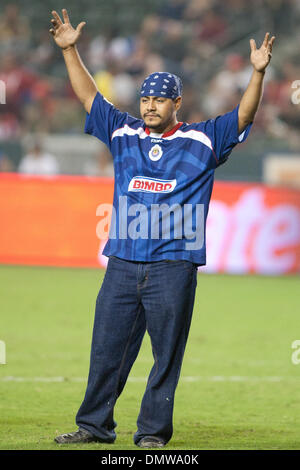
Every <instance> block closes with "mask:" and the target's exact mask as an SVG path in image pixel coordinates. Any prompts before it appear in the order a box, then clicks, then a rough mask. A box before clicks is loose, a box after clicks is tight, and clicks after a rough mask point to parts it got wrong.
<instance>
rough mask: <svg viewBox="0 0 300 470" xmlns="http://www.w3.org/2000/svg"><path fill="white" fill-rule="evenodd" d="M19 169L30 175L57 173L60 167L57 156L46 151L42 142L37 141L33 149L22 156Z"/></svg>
mask: <svg viewBox="0 0 300 470" xmlns="http://www.w3.org/2000/svg"><path fill="white" fill-rule="evenodd" d="M18 171H19V173H26V174H30V175H55V174H57V173H58V172H59V167H58V163H57V161H56V158H55V157H54V156H53V155H51V154H49V153H47V152H45V151H44V150H43V148H42V145H41V143H40V142H39V141H36V142H35V143H34V146H33V148H32V150H31V151H30V152H29V153H28V154H27V155H25V156H24V157H23V158H22V160H21V162H20V164H19V168H18Z"/></svg>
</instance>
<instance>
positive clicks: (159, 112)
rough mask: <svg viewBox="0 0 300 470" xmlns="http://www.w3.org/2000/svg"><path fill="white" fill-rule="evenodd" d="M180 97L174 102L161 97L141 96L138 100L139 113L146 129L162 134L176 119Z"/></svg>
mask: <svg viewBox="0 0 300 470" xmlns="http://www.w3.org/2000/svg"><path fill="white" fill-rule="evenodd" d="M180 104H181V97H180V96H179V97H178V98H176V99H175V100H171V99H170V98H163V97H161V96H143V97H142V98H141V99H140V113H141V116H142V118H143V120H144V122H145V124H146V126H147V127H149V128H151V129H155V130H156V131H157V132H163V131H164V129H166V127H168V125H169V124H170V123H171V122H172V121H173V120H174V119H175V118H176V112H177V111H178V109H179V108H180Z"/></svg>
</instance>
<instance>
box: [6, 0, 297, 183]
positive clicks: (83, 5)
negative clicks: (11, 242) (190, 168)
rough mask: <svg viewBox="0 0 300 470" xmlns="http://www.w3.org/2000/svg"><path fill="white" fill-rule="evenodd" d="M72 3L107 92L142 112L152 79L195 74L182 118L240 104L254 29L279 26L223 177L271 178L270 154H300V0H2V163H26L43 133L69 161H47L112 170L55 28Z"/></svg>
mask: <svg viewBox="0 0 300 470" xmlns="http://www.w3.org/2000/svg"><path fill="white" fill-rule="evenodd" d="M63 7H65V8H67V9H68V10H69V13H70V17H71V21H72V24H73V25H75V26H76V25H77V24H78V23H79V22H80V21H82V20H84V21H86V22H87V24H86V26H85V28H84V33H83V35H82V38H81V40H80V44H79V50H80V53H81V54H82V57H83V59H84V62H85V64H86V65H87V67H88V69H89V70H90V71H91V72H92V73H93V75H94V77H95V79H96V82H97V84H98V86H99V88H100V89H101V91H102V92H103V94H104V95H105V96H106V97H107V99H109V100H110V101H112V102H113V103H114V104H115V105H116V106H117V107H119V108H120V109H121V110H126V111H129V112H130V113H131V114H133V115H138V113H139V110H138V90H139V87H140V84H141V82H142V81H143V78H144V77H145V76H146V75H147V74H149V73H150V72H153V71H156V70H169V71H171V72H174V73H177V74H178V75H180V76H181V77H182V78H183V82H184V102H183V103H184V106H183V109H182V112H181V115H180V119H181V120H183V121H187V122H193V121H194V122H195V121H200V120H203V119H209V118H210V117H215V116H217V115H218V114H222V113H224V112H226V111H228V110H230V109H232V108H233V107H234V106H236V104H237V103H238V101H239V99H240V96H241V93H242V92H243V90H244V89H245V88H246V86H247V83H248V80H249V76H250V73H251V69H250V65H249V39H250V38H251V37H254V38H255V39H256V40H257V43H259V42H260V41H261V40H262V38H263V36H264V33H265V32H266V31H270V32H271V34H274V35H276V37H277V39H276V45H275V49H274V54H273V59H272V63H271V66H270V67H269V69H268V72H267V74H266V84H265V93H264V98H263V106H262V107H261V109H260V111H259V113H258V115H257V119H256V123H255V126H254V128H253V131H252V137H251V138H250V139H248V141H247V143H245V145H243V146H242V147H241V148H239V150H238V154H239V155H236V156H235V157H234V158H232V159H231V161H230V163H229V164H226V165H223V166H222V167H221V168H219V169H218V173H217V175H216V176H217V179H226V180H239V181H248V180H251V181H264V179H265V178H267V176H266V175H264V165H263V164H264V161H265V159H267V158H268V156H270V154H273V155H274V154H277V155H278V154H279V155H280V154H284V155H285V157H286V156H287V155H290V156H297V157H299V154H300V134H299V121H300V114H299V107H298V106H295V105H294V104H293V103H292V102H291V95H292V88H291V85H292V82H293V81H295V80H296V79H300V56H299V50H298V44H299V20H300V4H299V1H298V0H284V1H283V0H276V1H272V0H253V1H252V2H249V1H247V0H229V1H227V2H222V1H221V0H185V1H183V0H166V1H161V0H144V1H143V2H140V1H138V0H128V1H122V0H111V1H110V2H106V1H104V0H99V1H95V0H86V1H84V2H83V1H78V2H71V1H70V0H65V1H60V0H47V1H45V2H39V1H36V0H24V1H15V2H12V1H8V0H2V2H1V15H0V25H1V29H0V46H1V64H0V80H3V81H4V82H5V83H6V89H7V94H6V105H5V106H3V105H2V106H0V139H1V140H0V151H1V155H2V158H1V160H0V168H1V170H2V171H7V170H9V171H16V172H18V171H22V170H23V171H26V169H25V167H26V165H24V166H23V168H22V165H21V166H20V163H21V161H22V158H23V157H24V156H25V155H26V154H27V153H28V152H29V151H30V150H31V149H32V146H33V145H34V144H33V138H34V137H38V138H39V140H40V142H42V143H43V146H44V148H45V150H46V151H47V152H49V153H51V154H52V155H53V156H54V157H55V159H56V163H57V165H55V164H52V165H51V163H49V166H47V165H46V168H47V170H45V171H49V173H51V172H52V173H53V172H59V173H63V174H82V175H83V174H85V175H86V174H88V175H97V176H101V175H104V176H107V175H111V174H112V169H111V160H110V156H109V155H108V154H107V152H106V150H105V149H104V148H103V147H102V146H101V145H100V143H97V142H94V141H93V140H91V139H86V138H85V136H83V135H82V134H83V123H84V112H83V109H82V106H81V105H80V104H79V103H78V101H77V99H76V98H75V96H74V94H73V92H72V90H71V88H70V84H69V81H68V79H67V75H66V69H65V65H64V61H63V59H62V54H61V52H60V50H59V49H58V48H57V47H56V45H55V44H54V42H53V40H52V38H51V36H50V34H49V32H48V31H49V27H50V18H51V10H52V9H56V10H61V8H63ZM70 136H72V138H70ZM298 171H299V170H298ZM298 175H299V174H298ZM298 183H299V181H298Z"/></svg>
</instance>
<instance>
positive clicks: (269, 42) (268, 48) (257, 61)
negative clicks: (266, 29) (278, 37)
mask: <svg viewBox="0 0 300 470" xmlns="http://www.w3.org/2000/svg"><path fill="white" fill-rule="evenodd" d="M269 37H270V33H266V35H265V39H264V41H263V43H262V45H261V47H260V48H259V49H257V48H256V42H255V40H254V39H250V47H251V55H250V60H251V63H252V65H253V67H254V68H255V70H257V71H258V72H264V70H265V69H266V67H267V66H268V65H269V63H270V60H271V57H272V47H273V43H274V41H275V36H272V38H271V39H269Z"/></svg>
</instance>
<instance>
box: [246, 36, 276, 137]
mask: <svg viewBox="0 0 300 470" xmlns="http://www.w3.org/2000/svg"><path fill="white" fill-rule="evenodd" d="M269 37H270V34H269V33H266V35H265V38H264V41H263V43H262V45H261V47H260V49H257V48H256V43H255V40H254V39H250V47H251V55H250V60H251V63H252V65H253V73H252V76H251V79H250V82H249V85H248V87H247V89H246V91H245V93H244V95H243V97H242V99H241V102H240V106H239V134H240V133H241V132H243V130H244V129H245V127H246V126H247V125H248V124H250V123H251V122H252V121H253V120H254V116H255V114H256V111H257V110H258V106H259V103H260V101H261V98H262V92H263V81H264V76H265V70H266V68H267V66H268V65H269V63H270V60H271V57H272V47H273V43H274V41H275V36H272V38H271V39H269Z"/></svg>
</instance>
